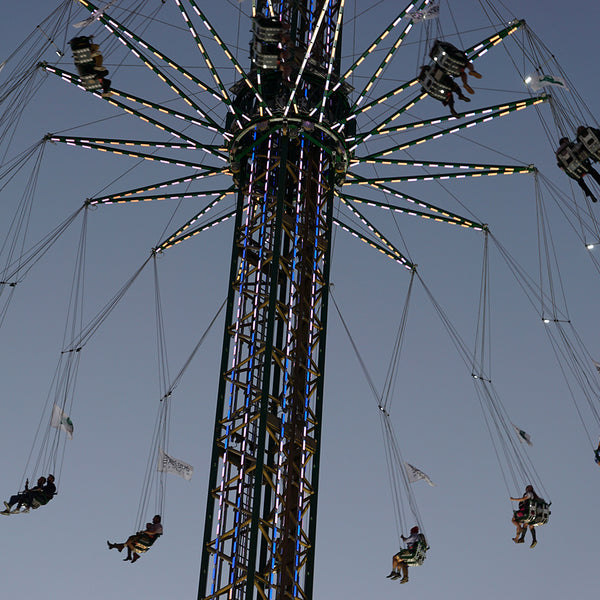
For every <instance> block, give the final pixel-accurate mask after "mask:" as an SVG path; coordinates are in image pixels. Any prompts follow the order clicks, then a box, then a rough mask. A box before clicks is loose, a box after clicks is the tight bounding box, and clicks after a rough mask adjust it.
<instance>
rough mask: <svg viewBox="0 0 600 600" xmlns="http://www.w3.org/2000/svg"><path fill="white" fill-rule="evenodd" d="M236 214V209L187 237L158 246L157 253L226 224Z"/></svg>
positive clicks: (186, 235) (183, 236)
mask: <svg viewBox="0 0 600 600" xmlns="http://www.w3.org/2000/svg"><path fill="white" fill-rule="evenodd" d="M235 213H236V211H235V209H234V210H232V211H231V212H228V213H227V214H225V215H223V216H222V217H218V218H216V219H214V220H213V221H210V222H209V223H206V224H205V225H202V226H201V227H198V228H197V229H194V230H193V231H189V232H188V233H186V234H185V235H182V236H181V237H179V238H177V239H174V240H169V241H166V242H163V243H162V244H161V245H160V246H158V247H157V248H156V251H157V252H160V251H162V250H166V249H167V248H171V247H172V246H176V245H177V244H180V243H181V242H183V241H185V240H188V239H190V238H191V237H193V236H195V235H198V234H199V233H201V232H202V231H206V230H207V229H210V228H211V227H215V226H216V225H219V224H221V223H224V222H225V221H228V220H229V219H231V217H235Z"/></svg>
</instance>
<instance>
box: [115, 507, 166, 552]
mask: <svg viewBox="0 0 600 600" xmlns="http://www.w3.org/2000/svg"><path fill="white" fill-rule="evenodd" d="M162 533H163V526H162V525H161V518H160V515H155V516H154V518H153V519H152V523H146V529H144V530H143V531H138V532H137V533H135V534H134V535H130V536H129V537H128V538H127V541H126V542H123V543H117V544H113V543H111V542H109V541H108V540H107V541H106V543H107V544H108V548H109V550H113V549H115V548H116V549H117V550H118V551H119V552H122V551H123V548H127V556H126V557H125V558H124V559H123V560H130V561H131V562H132V563H134V562H135V561H136V560H137V559H138V558H139V557H140V554H141V553H143V552H146V550H148V548H150V546H152V544H154V542H155V541H156V540H157V539H158V538H159V537H160V536H161V535H162Z"/></svg>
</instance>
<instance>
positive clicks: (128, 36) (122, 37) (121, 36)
mask: <svg viewBox="0 0 600 600" xmlns="http://www.w3.org/2000/svg"><path fill="white" fill-rule="evenodd" d="M78 2H80V3H81V4H83V6H85V8H87V9H88V10H89V11H90V12H94V10H97V7H96V6H94V5H93V4H92V3H91V2H89V1H88V0H78ZM99 20H100V21H101V22H102V23H103V25H104V26H105V27H106V29H108V30H109V31H110V32H111V33H112V34H114V35H115V36H116V37H117V39H118V40H119V41H120V42H121V43H122V44H124V45H125V46H127V48H129V50H130V51H131V53H132V54H133V55H134V56H137V57H138V58H139V59H140V60H141V61H142V62H143V63H144V64H145V65H146V66H147V67H148V68H149V69H150V70H151V71H152V72H153V73H155V74H156V76H157V77H158V78H159V79H160V80H161V81H163V82H164V83H166V84H167V85H168V86H169V87H170V88H171V89H172V90H173V91H174V92H175V93H176V94H177V95H178V96H180V97H181V98H182V99H183V100H184V101H185V102H186V103H187V104H188V105H189V106H191V107H192V108H193V109H194V110H195V111H196V112H197V113H198V114H199V115H201V116H202V117H203V118H204V119H206V120H207V121H208V122H209V123H210V124H211V125H212V126H213V127H215V128H217V130H218V131H220V132H223V131H224V130H223V129H222V128H221V127H220V126H219V125H218V124H217V123H216V122H215V121H214V120H213V119H212V118H211V117H210V116H209V115H208V114H207V113H206V112H204V110H203V109H202V108H200V106H198V105H197V104H196V103H195V102H194V101H193V100H192V99H191V98H190V97H189V96H188V95H187V94H186V93H185V92H183V91H182V90H181V89H180V88H179V86H178V85H177V84H176V83H175V82H174V81H173V80H171V79H170V78H169V77H167V76H166V75H164V74H163V72H162V71H161V70H160V69H159V68H158V67H157V66H156V65H154V64H153V63H152V62H150V61H149V60H148V59H147V58H146V57H145V56H144V55H143V54H142V53H141V52H140V51H139V50H138V49H137V47H136V46H135V45H134V44H133V43H132V42H131V41H130V40H133V42H135V44H137V45H139V46H141V47H142V48H144V49H146V50H148V51H149V52H152V54H154V55H155V56H156V57H157V58H159V59H160V60H162V61H164V62H165V63H166V64H167V65H169V66H170V67H171V68H173V69H175V70H176V71H177V72H178V73H181V75H183V76H184V77H186V78H187V79H189V80H190V81H192V82H193V83H195V84H196V85H197V86H198V87H200V88H201V89H202V90H204V91H205V92H208V93H209V94H211V96H213V97H214V98H215V99H217V100H218V101H219V102H221V101H222V98H221V96H220V95H219V94H218V93H217V92H216V91H215V90H213V89H212V88H210V87H209V86H207V85H206V84H205V83H204V82H203V81H201V80H200V79H198V78H197V77H195V76H194V75H192V74H191V73H189V72H188V71H186V70H185V69H183V68H182V67H180V66H179V65H178V64H177V63H175V62H174V61H172V60H171V59H170V58H168V57H167V56H166V55H164V54H163V53H162V52H160V51H159V50H157V49H156V48H154V47H153V46H151V45H150V44H148V43H147V42H145V41H144V40H143V39H142V38H140V37H139V36H137V35H136V34H135V33H133V32H132V31H130V30H129V29H127V27H125V26H124V25H122V24H121V23H119V22H118V21H115V20H114V19H113V18H112V17H108V16H107V15H105V14H102V15H100V17H99Z"/></svg>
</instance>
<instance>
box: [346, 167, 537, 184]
mask: <svg viewBox="0 0 600 600" xmlns="http://www.w3.org/2000/svg"><path fill="white" fill-rule="evenodd" d="M535 171H536V169H535V167H534V166H529V167H509V168H507V169H494V170H488V169H484V170H481V171H463V172H462V173H431V174H427V175H405V176H400V177H372V178H367V179H363V180H362V181H360V182H356V183H359V185H364V184H372V183H403V182H411V181H435V180H443V179H463V178H466V177H486V176H490V177H491V176H494V175H515V174H521V173H535ZM346 183H349V184H352V183H353V182H352V181H346Z"/></svg>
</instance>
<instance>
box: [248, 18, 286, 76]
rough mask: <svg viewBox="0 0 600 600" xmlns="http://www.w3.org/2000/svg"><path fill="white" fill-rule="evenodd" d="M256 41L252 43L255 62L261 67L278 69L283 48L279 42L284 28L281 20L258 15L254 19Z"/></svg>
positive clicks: (253, 30) (253, 28) (253, 27)
mask: <svg viewBox="0 0 600 600" xmlns="http://www.w3.org/2000/svg"><path fill="white" fill-rule="evenodd" d="M252 32H253V33H254V41H253V43H252V51H253V56H252V60H253V62H254V63H255V64H256V65H257V66H258V67H260V68H261V69H277V66H278V64H279V55H280V54H281V48H280V47H279V42H280V41H281V35H282V32H283V28H282V25H281V21H279V20H277V19H268V18H266V17H262V16H261V17H256V18H255V19H253V21H252Z"/></svg>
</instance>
